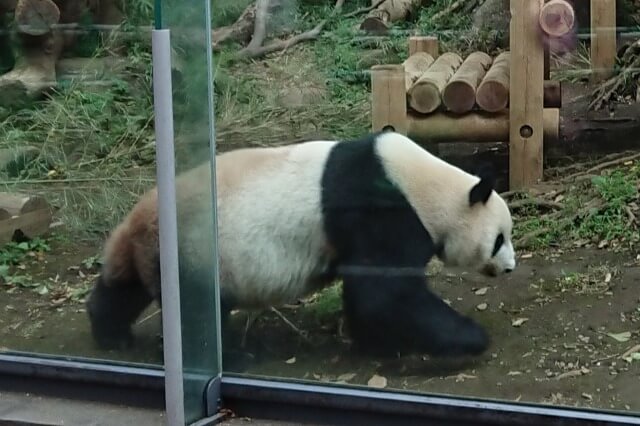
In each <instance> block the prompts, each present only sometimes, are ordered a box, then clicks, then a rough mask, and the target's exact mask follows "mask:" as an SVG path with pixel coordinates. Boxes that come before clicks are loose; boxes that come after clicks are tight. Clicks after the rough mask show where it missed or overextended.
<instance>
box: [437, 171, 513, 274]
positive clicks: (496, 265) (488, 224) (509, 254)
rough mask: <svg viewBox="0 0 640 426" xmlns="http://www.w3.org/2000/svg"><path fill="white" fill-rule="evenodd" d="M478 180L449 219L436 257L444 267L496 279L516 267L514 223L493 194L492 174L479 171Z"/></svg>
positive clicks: (505, 206) (507, 211)
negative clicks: (460, 269)
mask: <svg viewBox="0 0 640 426" xmlns="http://www.w3.org/2000/svg"><path fill="white" fill-rule="evenodd" d="M478 177H479V180H478V181H477V182H476V183H473V184H469V185H468V189H467V193H466V197H464V200H461V203H460V204H462V205H461V206H459V207H458V214H457V216H455V218H454V217H452V218H450V219H451V221H452V222H449V220H447V222H448V223H446V224H445V225H449V226H446V228H447V232H446V233H444V234H443V235H442V236H441V238H440V240H439V241H438V243H439V245H440V251H439V253H438V255H439V257H440V259H441V260H442V261H443V262H444V264H445V265H448V266H454V267H463V268H471V269H475V270H478V271H479V272H481V273H483V274H484V275H488V276H497V275H500V274H503V273H508V272H511V271H513V269H514V268H515V267H516V260H515V252H514V249H513V243H512V241H511V231H512V227H513V222H512V218H511V213H510V211H509V207H508V206H507V203H506V202H505V201H504V199H503V198H502V197H500V196H499V195H498V193H497V192H496V191H495V190H494V179H493V176H492V174H491V172H490V171H489V170H486V169H485V170H482V171H480V173H478Z"/></svg>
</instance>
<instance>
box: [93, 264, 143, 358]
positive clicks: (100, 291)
mask: <svg viewBox="0 0 640 426" xmlns="http://www.w3.org/2000/svg"><path fill="white" fill-rule="evenodd" d="M152 300H153V297H152V296H151V295H150V294H149V292H148V291H147V290H146V289H145V288H144V286H143V285H142V284H141V283H140V282H139V281H131V282H109V283H106V282H105V279H104V276H103V275H102V274H101V275H100V276H99V277H98V279H97V281H96V284H95V286H94V288H93V290H92V291H91V294H90V295H89V297H88V298H87V302H86V305H87V313H88V315H89V321H90V323H91V334H92V336H93V338H94V340H95V342H96V344H97V346H98V347H99V348H100V349H103V350H109V349H128V348H130V347H131V346H132V345H133V343H134V338H133V334H132V332H131V325H132V324H133V322H134V321H135V319H136V318H137V317H138V315H140V313H141V312H142V311H143V310H144V309H145V308H146V307H147V306H149V304H150V303H151V301H152Z"/></svg>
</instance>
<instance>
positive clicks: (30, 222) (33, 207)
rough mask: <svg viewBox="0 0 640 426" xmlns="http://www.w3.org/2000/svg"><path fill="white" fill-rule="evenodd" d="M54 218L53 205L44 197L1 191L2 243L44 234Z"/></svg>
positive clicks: (0, 236) (0, 239)
mask: <svg viewBox="0 0 640 426" xmlns="http://www.w3.org/2000/svg"><path fill="white" fill-rule="evenodd" d="M52 218H53V212H52V209H51V206H50V205H49V203H47V201H46V200H45V199H44V198H42V197H38V196H29V195H24V194H16V193H8V192H0V244H6V243H8V242H10V241H15V240H21V239H31V238H34V237H37V236H40V235H43V234H45V233H46V232H47V231H48V230H49V226H50V225H51V221H52Z"/></svg>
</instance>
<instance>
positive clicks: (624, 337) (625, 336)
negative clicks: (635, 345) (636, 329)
mask: <svg viewBox="0 0 640 426" xmlns="http://www.w3.org/2000/svg"><path fill="white" fill-rule="evenodd" d="M607 336H609V337H611V338H612V339H614V340H617V341H618V342H621V343H624V342H628V341H629V339H630V338H631V332H630V331H623V332H622V333H607Z"/></svg>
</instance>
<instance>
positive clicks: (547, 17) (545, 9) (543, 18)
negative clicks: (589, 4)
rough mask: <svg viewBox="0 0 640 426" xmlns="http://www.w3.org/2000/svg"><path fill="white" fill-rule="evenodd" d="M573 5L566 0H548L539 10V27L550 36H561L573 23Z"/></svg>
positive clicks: (570, 28) (571, 27)
mask: <svg viewBox="0 0 640 426" xmlns="http://www.w3.org/2000/svg"><path fill="white" fill-rule="evenodd" d="M575 19H576V18H575V13H574V11H573V7H571V5H570V4H569V3H568V2H567V1H566V0H549V1H548V2H547V3H545V4H544V6H542V9H541V10H540V28H542V31H544V32H545V33H546V34H547V35H549V36H551V37H561V36H563V35H565V34H567V33H569V31H571V30H572V29H573V25H574V24H575Z"/></svg>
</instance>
